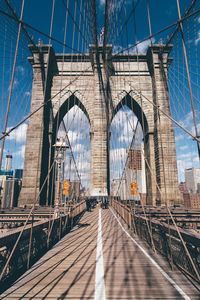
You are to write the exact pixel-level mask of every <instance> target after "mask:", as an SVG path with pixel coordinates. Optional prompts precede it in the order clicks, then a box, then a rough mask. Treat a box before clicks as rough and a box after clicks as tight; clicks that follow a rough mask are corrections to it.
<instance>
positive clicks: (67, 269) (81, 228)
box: [0, 207, 199, 300]
mask: <svg viewBox="0 0 200 300" xmlns="http://www.w3.org/2000/svg"><path fill="white" fill-rule="evenodd" d="M137 243H138V240H137V239H136V240H135V238H134V239H133V238H132V237H131V236H130V235H129V233H128V232H126V229H125V228H124V227H122V225H121V224H120V223H119V221H118V219H117V218H116V216H115V213H114V212H113V211H112V209H99V208H98V207H97V208H95V209H94V210H93V211H92V212H86V213H85V214H84V216H83V217H82V219H81V220H80V221H79V223H78V224H77V225H76V226H75V227H74V228H73V230H72V231H71V232H70V233H69V234H67V235H66V236H65V237H64V238H63V239H62V240H61V241H60V242H59V243H57V244H56V245H55V246H54V247H53V248H52V249H51V250H50V251H48V253H46V254H45V255H44V256H43V257H42V258H41V259H40V260H39V261H38V262H37V263H36V264H35V265H34V266H33V267H32V268H31V269H30V270H28V271H27V272H26V273H25V274H24V275H23V276H21V278H20V279H19V280H17V281H16V282H15V283H14V284H13V286H12V287H11V288H10V289H8V290H7V291H6V292H4V293H3V294H2V295H1V297H0V298H1V299H6V300H8V299H71V300H72V299H73V300H74V299H95V300H97V299H98V300H104V299H113V300H117V299H127V300H128V299H137V300H138V299H162V300H163V299H187V300H189V299H199V295H198V292H197V291H196V290H195V288H194V287H193V286H192V285H191V284H190V283H189V282H188V281H187V280H186V279H185V278H184V277H183V276H182V275H181V274H179V273H178V272H172V271H171V270H169V269H168V266H167V263H166V262H165V261H164V260H163V259H162V258H161V257H159V256H157V255H155V254H154V253H152V251H151V250H146V249H145V247H144V245H143V243H141V242H139V244H138V245H137ZM141 247H142V248H141Z"/></svg>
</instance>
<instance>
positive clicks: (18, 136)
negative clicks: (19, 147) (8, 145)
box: [7, 123, 28, 143]
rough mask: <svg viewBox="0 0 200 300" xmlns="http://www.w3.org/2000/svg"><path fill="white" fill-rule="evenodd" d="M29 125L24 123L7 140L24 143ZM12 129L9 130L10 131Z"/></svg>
mask: <svg viewBox="0 0 200 300" xmlns="http://www.w3.org/2000/svg"><path fill="white" fill-rule="evenodd" d="M27 127H28V124H26V123H23V124H22V125H20V126H19V127H18V128H16V129H15V130H13V131H12V132H11V133H10V135H9V136H8V137H7V140H15V142H17V143H24V142H25V141H26V131H27ZM10 129H11V128H8V130H10Z"/></svg>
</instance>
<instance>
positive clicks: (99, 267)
mask: <svg viewBox="0 0 200 300" xmlns="http://www.w3.org/2000/svg"><path fill="white" fill-rule="evenodd" d="M94 300H106V293H105V283H104V264H103V248H102V238H101V208H99V224H98V236H97V256H96V274H95V294H94Z"/></svg>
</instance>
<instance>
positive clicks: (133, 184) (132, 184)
mask: <svg viewBox="0 0 200 300" xmlns="http://www.w3.org/2000/svg"><path fill="white" fill-rule="evenodd" d="M130 187H131V195H137V191H136V190H135V189H136V188H137V183H135V182H134V181H133V182H131V184H130Z"/></svg>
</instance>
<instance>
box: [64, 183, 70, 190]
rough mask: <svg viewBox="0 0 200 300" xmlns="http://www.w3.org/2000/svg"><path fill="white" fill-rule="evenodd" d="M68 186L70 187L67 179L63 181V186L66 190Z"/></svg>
mask: <svg viewBox="0 0 200 300" xmlns="http://www.w3.org/2000/svg"><path fill="white" fill-rule="evenodd" d="M69 187H70V183H69V181H65V182H64V183H63V188H64V189H66V190H68V189H69Z"/></svg>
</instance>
